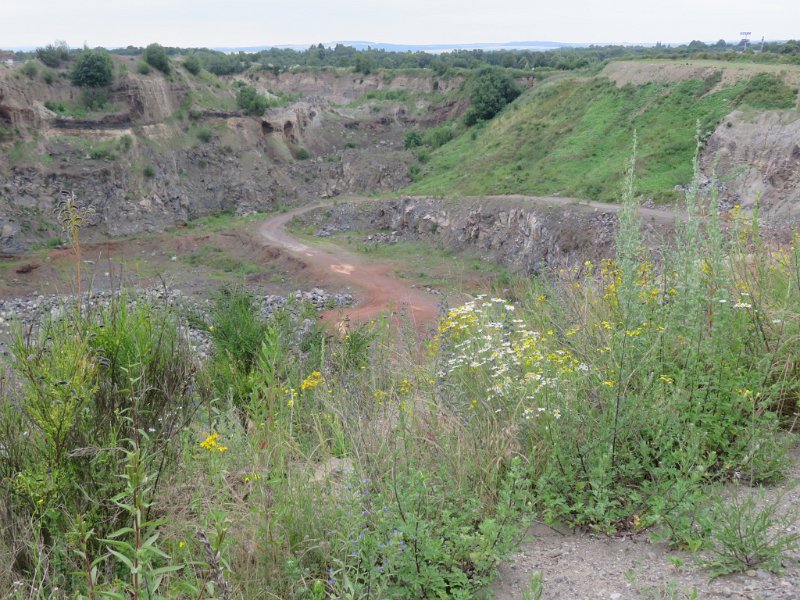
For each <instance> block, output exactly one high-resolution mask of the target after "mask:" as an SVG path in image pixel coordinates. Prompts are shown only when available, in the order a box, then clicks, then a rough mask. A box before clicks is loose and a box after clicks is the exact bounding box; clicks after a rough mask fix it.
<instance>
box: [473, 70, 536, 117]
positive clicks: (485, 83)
mask: <svg viewBox="0 0 800 600" xmlns="http://www.w3.org/2000/svg"><path fill="white" fill-rule="evenodd" d="M467 88H468V92H469V102H470V107H469V110H468V111H467V114H466V115H465V117H464V120H465V122H466V124H467V125H474V124H475V123H477V122H478V121H488V120H489V119H491V118H492V117H494V116H495V115H496V114H497V113H499V112H500V111H501V110H503V108H505V106H506V105H507V104H508V103H509V102H513V101H514V100H515V99H516V98H517V96H519V95H520V94H521V93H522V89H521V88H520V87H519V86H518V85H517V83H516V82H515V81H514V80H513V79H512V78H511V77H510V76H509V75H508V74H507V73H505V72H504V71H503V70H501V69H498V68H491V67H484V68H483V69H480V70H479V71H477V72H476V73H474V74H473V75H472V76H471V77H470V80H469V83H468V86H467Z"/></svg>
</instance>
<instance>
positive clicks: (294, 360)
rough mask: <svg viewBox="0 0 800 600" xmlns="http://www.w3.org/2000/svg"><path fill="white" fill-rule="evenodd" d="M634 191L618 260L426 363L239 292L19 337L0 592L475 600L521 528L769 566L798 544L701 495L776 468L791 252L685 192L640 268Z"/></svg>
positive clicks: (547, 290)
mask: <svg viewBox="0 0 800 600" xmlns="http://www.w3.org/2000/svg"><path fill="white" fill-rule="evenodd" d="M626 182H627V187H626V192H625V194H624V196H623V198H622V205H623V208H622V211H621V213H620V215H619V230H618V233H617V244H616V247H617V250H616V256H615V257H614V259H613V260H609V261H606V262H604V263H602V264H599V265H593V264H590V263H585V264H583V265H580V266H576V267H575V268H569V269H563V270H561V271H555V272H551V273H548V274H546V275H543V276H542V277H538V278H534V279H519V280H518V281H516V282H512V283H508V282H506V285H505V287H506V288H507V291H506V293H505V294H504V295H503V296H501V295H500V294H497V295H496V296H483V295H481V296H478V297H476V298H474V299H473V300H471V301H469V302H466V303H464V304H462V305H460V306H456V307H454V308H452V309H449V310H447V311H446V312H445V313H444V314H443V316H442V318H441V319H440V321H439V323H438V327H437V329H436V332H435V334H433V337H432V338H431V339H430V342H431V343H430V345H429V350H428V352H420V347H419V345H418V343H417V341H416V340H408V339H407V338H406V337H405V334H406V332H404V331H401V330H398V329H397V328H396V327H395V326H394V325H392V324H390V323H389V321H388V320H386V321H379V322H377V323H373V324H370V325H366V326H353V327H351V328H349V330H347V329H346V330H345V331H343V332H342V333H341V335H331V334H328V333H326V332H325V331H324V330H323V329H321V328H320V327H319V326H317V325H315V321H316V312H315V311H313V310H312V309H310V308H309V307H304V306H291V305H290V306H288V307H287V308H286V309H285V310H282V311H278V312H277V313H276V314H275V315H274V316H273V317H272V318H270V319H264V318H262V316H261V314H260V305H259V302H258V301H257V300H256V298H255V297H254V296H253V295H252V294H251V293H250V292H248V291H246V290H242V289H239V288H225V289H223V290H221V291H220V293H219V295H218V296H217V298H216V301H215V302H214V304H213V305H210V306H209V310H208V314H203V313H201V312H200V311H199V309H196V308H188V307H187V308H181V307H177V308H176V307H170V306H167V305H166V304H165V303H156V302H151V301H147V300H145V299H142V298H135V297H131V296H127V295H126V294H124V293H123V294H122V295H120V296H118V297H116V298H115V300H114V302H112V304H111V305H110V306H108V307H101V308H97V307H89V306H86V307H82V308H77V307H75V306H65V307H64V310H63V311H62V316H61V317H59V316H58V315H56V314H55V313H54V315H53V317H52V320H50V321H48V322H45V324H44V325H43V327H42V330H41V331H40V332H39V334H38V335H27V334H24V332H22V331H20V332H19V334H18V336H17V338H16V340H15V341H14V343H13V345H12V358H11V363H10V365H9V369H8V372H7V375H6V378H5V379H3V380H0V399H2V401H0V410H2V418H0V427H2V436H3V438H2V439H3V441H4V446H3V452H2V453H0V481H2V484H3V485H2V486H0V500H1V501H2V503H3V506H4V510H5V511H6V512H5V517H4V525H5V527H6V529H5V531H6V534H5V535H4V536H3V537H2V538H0V552H2V555H3V556H12V554H11V553H12V552H14V554H13V556H16V557H17V558H16V560H7V561H3V562H2V563H0V587H2V588H3V589H11V586H12V585H13V582H14V581H20V580H21V581H23V582H26V585H27V584H28V582H34V583H35V585H37V586H38V588H39V595H40V596H41V597H48V596H52V595H54V594H59V593H65V594H67V595H69V596H71V597H72V596H74V597H86V598H90V597H91V596H92V595H95V597H98V598H99V597H119V596H130V597H136V596H137V595H138V596H139V597H141V598H144V597H165V598H171V597H180V596H188V597H199V596H200V595H201V594H202V595H203V597H222V596H224V595H226V594H230V595H231V596H235V595H238V596H241V597H254V596H257V595H265V594H266V595H269V596H272V597H277V598H297V599H301V598H317V599H322V598H326V597H332V598H341V597H348V596H349V597H354V598H365V597H376V598H418V597H424V595H425V594H428V595H429V596H430V597H442V598H444V597H455V598H474V597H478V595H479V594H480V593H481V590H483V589H484V588H485V586H486V584H487V582H488V581H489V580H490V579H491V577H492V573H493V571H494V568H495V566H496V565H497V563H498V562H499V561H500V560H502V559H503V558H504V557H505V556H507V554H508V552H509V551H511V550H512V549H513V548H514V545H515V543H516V541H517V539H518V535H519V533H520V532H521V531H524V530H525V528H526V527H527V525H528V524H529V523H530V520H531V519H533V518H540V519H545V520H548V521H561V522H565V523H567V524H569V525H573V526H580V527H583V528H587V529H590V530H593V531H597V532H609V533H611V532H620V531H647V530H651V531H654V532H659V533H660V534H661V535H662V536H665V537H666V538H667V539H668V540H669V541H670V543H672V544H674V545H677V546H681V547H686V548H690V549H693V550H699V549H702V548H704V547H708V548H709V549H710V550H711V552H712V553H713V554H714V556H716V557H717V558H716V559H714V562H713V564H712V565H711V566H712V567H714V568H715V569H718V570H719V572H728V571H733V570H742V569H745V568H751V567H754V566H758V565H761V566H763V567H765V568H775V567H776V566H777V565H778V564H779V561H780V557H781V555H782V554H783V553H784V552H787V551H794V550H795V549H796V548H797V540H796V539H795V538H796V536H792V535H785V534H784V533H783V532H785V528H780V529H779V530H778V531H779V533H778V534H777V537H776V536H775V534H774V533H772V532H774V531H775V530H774V528H773V527H772V525H773V524H775V523H778V521H777V520H776V518H775V514H774V512H772V509H771V508H770V506H767V507H766V508H762V507H761V506H760V505H759V504H757V503H746V502H745V503H733V504H730V505H726V506H725V507H723V508H716V509H715V508H712V509H711V512H710V513H707V514H708V518H706V517H705V516H703V515H704V514H706V513H704V508H705V506H706V503H707V500H706V499H707V497H708V490H709V486H713V485H718V484H720V483H723V482H726V481H729V480H730V479H732V478H739V479H740V480H741V482H742V483H746V484H749V485H756V484H759V483H764V482H771V481H776V480H778V479H779V478H780V477H781V475H782V473H783V469H784V459H785V452H784V451H785V447H786V435H787V434H786V433H785V432H783V431H782V430H781V426H782V425H784V426H786V427H791V424H792V421H791V415H792V414H793V413H795V412H796V410H797V398H798V394H799V393H800V364H798V361H797V357H798V356H800V287H798V284H797V282H798V281H800V271H798V269H800V245H798V244H795V245H793V246H787V247H785V248H780V247H776V246H775V245H774V244H772V243H769V244H767V243H764V242H763V241H762V239H761V237H760V236H761V233H760V230H759V220H758V215H757V214H756V215H755V216H754V217H752V218H749V217H745V216H744V215H742V214H741V212H740V211H738V210H735V211H733V213H732V214H731V215H730V216H729V217H727V220H728V222H727V223H725V225H724V226H725V227H726V228H727V229H728V230H729V231H730V236H727V237H726V236H723V235H722V228H723V224H722V223H721V220H722V216H721V215H720V214H719V213H718V211H717V210H716V204H715V202H714V201H713V198H712V202H711V205H710V206H711V209H710V212H709V214H708V215H707V216H704V217H702V218H701V217H700V216H699V214H698V198H697V196H696V193H694V192H692V193H690V194H688V198H687V206H686V212H687V215H688V216H687V220H686V221H685V222H683V223H681V225H680V226H679V231H678V233H677V239H676V241H675V244H674V245H670V246H664V247H662V248H658V249H657V250H656V251H655V252H657V255H656V254H655V252H651V251H650V250H648V249H647V248H646V246H645V245H644V244H643V243H642V232H641V231H640V230H639V226H640V225H639V221H638V219H637V217H636V214H637V209H638V206H637V205H636V202H635V199H634V198H635V194H634V181H633V168H630V169H629V170H628V178H627V179H626ZM226 218H230V217H226ZM209 223H213V221H209ZM72 231H73V234H72V236H71V238H70V239H71V240H72V244H71V247H72V248H73V250H74V251H75V260H76V265H78V266H79V265H80V263H81V254H80V245H79V243H78V236H77V233H78V226H77V225H76V226H75V227H73V228H72ZM380 251H382V250H376V252H380ZM389 251H390V252H392V251H394V248H392V249H390V250H389ZM224 259H225V252H224V251H221V249H219V248H216V247H214V246H213V245H211V244H209V245H206V246H203V247H202V248H200V250H198V251H197V252H196V253H195V254H189V255H187V256H185V257H184V258H183V259H182V260H183V261H185V262H186V263H187V264H188V265H190V266H197V267H199V266H201V265H204V266H206V265H208V264H209V262H215V261H223V262H220V264H221V265H222V264H224ZM231 268H234V269H240V268H242V267H240V266H238V265H231ZM293 315H294V316H293ZM304 319H309V320H308V321H304ZM187 323H191V324H192V326H193V327H194V329H195V330H199V331H202V332H205V333H206V334H207V335H208V336H209V337H210V338H211V339H212V340H213V348H212V350H211V351H210V352H211V355H210V356H209V357H208V358H207V359H200V358H199V357H196V356H194V355H193V352H192V350H191V349H190V347H189V343H188V341H187V336H186V333H185V331H186V330H185V326H186V324H187ZM301 324H302V325H301ZM196 334H197V331H196V332H195V334H194V335H196ZM192 339H196V338H194V337H193V338H192ZM193 343H194V342H193ZM715 511H716V512H715ZM101 563H102V564H103V565H104V568H102V569H100V568H94V567H95V566H97V565H99V564H101ZM56 588H57V589H56ZM113 594H116V596H114V595H113ZM525 594H526V596H527V597H531V598H535V597H539V596H541V594H542V589H541V578H538V577H537V578H535V579H532V580H531V583H530V585H529V586H528V589H527V590H526V591H525Z"/></svg>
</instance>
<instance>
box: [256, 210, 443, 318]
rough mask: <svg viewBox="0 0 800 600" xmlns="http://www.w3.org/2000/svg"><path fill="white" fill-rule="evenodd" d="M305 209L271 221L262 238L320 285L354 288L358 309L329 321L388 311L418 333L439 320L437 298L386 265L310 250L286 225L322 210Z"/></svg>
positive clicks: (321, 248)
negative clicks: (390, 271) (403, 317)
mask: <svg viewBox="0 0 800 600" xmlns="http://www.w3.org/2000/svg"><path fill="white" fill-rule="evenodd" d="M320 206H321V205H319V204H317V205H312V206H304V207H302V208H297V209H295V210H292V211H289V212H286V213H283V214H281V215H277V216H275V217H271V218H270V219H268V220H267V221H265V222H264V224H263V225H261V229H260V232H261V236H262V237H263V239H264V240H265V242H266V243H267V244H269V245H271V246H274V247H277V248H280V249H281V250H282V251H284V252H287V253H289V254H290V255H291V256H292V257H293V258H295V259H297V260H299V261H301V262H303V263H304V264H305V265H306V275H307V276H315V279H317V281H318V285H321V286H325V285H335V286H341V285H342V284H345V285H347V286H350V287H352V288H354V290H355V293H356V295H357V296H358V297H359V302H358V305H357V306H354V307H352V308H349V309H339V310H336V311H331V312H329V313H327V314H326V315H325V316H324V318H325V319H326V320H329V321H330V320H340V319H343V318H344V316H345V315H346V316H347V317H348V318H349V319H350V320H351V321H356V322H364V321H368V320H370V319H373V318H375V317H377V316H378V315H380V314H381V313H382V312H384V311H385V310H387V309H390V310H393V311H395V312H404V313H406V316H407V317H409V318H410V319H411V321H412V323H413V324H414V326H415V328H416V329H417V330H418V331H423V330H424V329H425V328H426V327H428V326H429V325H430V324H432V323H433V322H434V321H435V319H436V312H437V306H436V303H437V300H436V297H435V296H433V295H431V294H427V293H425V292H423V291H421V290H419V289H417V288H414V287H412V286H411V285H410V284H409V283H407V282H404V281H401V280H399V279H396V278H395V277H392V276H391V275H389V274H388V268H387V267H386V266H385V265H381V264H380V263H376V262H373V261H369V260H367V259H366V258H364V257H362V256H359V255H357V254H353V253H351V252H347V251H346V250H342V249H341V248H339V247H336V246H331V245H328V244H324V243H318V244H315V245H314V247H313V248H312V247H310V246H308V245H307V244H304V243H303V242H302V241H300V240H298V239H297V238H295V237H294V236H292V235H291V234H290V233H288V232H287V231H286V224H287V223H288V222H289V221H291V220H292V218H294V217H295V216H297V215H300V214H303V213H304V212H308V211H311V210H314V209H316V208H319V207H320Z"/></svg>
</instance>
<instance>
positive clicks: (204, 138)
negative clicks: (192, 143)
mask: <svg viewBox="0 0 800 600" xmlns="http://www.w3.org/2000/svg"><path fill="white" fill-rule="evenodd" d="M195 135H197V139H198V140H200V141H201V142H203V143H204V144H207V143H208V142H210V141H211V138H212V137H213V134H212V133H211V129H209V128H208V127H198V129H197V131H195Z"/></svg>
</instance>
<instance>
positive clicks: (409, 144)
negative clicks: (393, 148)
mask: <svg viewBox="0 0 800 600" xmlns="http://www.w3.org/2000/svg"><path fill="white" fill-rule="evenodd" d="M421 145H422V136H421V135H420V134H419V131H416V130H414V129H412V130H410V131H406V133H405V135H404V136H403V146H404V147H405V149H406V150H409V149H411V148H416V147H417V146H421Z"/></svg>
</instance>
